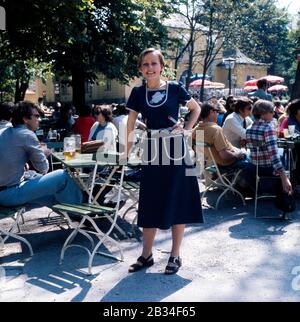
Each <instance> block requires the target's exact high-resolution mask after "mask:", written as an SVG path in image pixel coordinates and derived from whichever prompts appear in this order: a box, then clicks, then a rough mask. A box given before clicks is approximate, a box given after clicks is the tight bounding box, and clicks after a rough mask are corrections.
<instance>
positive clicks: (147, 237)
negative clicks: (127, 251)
mask: <svg viewBox="0 0 300 322" xmlns="http://www.w3.org/2000/svg"><path fill="white" fill-rule="evenodd" d="M156 230H157V229H156V228H143V252H142V256H143V257H144V258H147V257H149V255H150V254H151V253H152V246H153V241H154V238H155V234H156Z"/></svg>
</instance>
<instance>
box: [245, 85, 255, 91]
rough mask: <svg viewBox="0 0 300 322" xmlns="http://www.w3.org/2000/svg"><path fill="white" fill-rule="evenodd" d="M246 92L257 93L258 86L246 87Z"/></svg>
mask: <svg viewBox="0 0 300 322" xmlns="http://www.w3.org/2000/svg"><path fill="white" fill-rule="evenodd" d="M244 90H245V91H247V92H251V91H255V90H257V86H256V85H252V86H245V87H244Z"/></svg>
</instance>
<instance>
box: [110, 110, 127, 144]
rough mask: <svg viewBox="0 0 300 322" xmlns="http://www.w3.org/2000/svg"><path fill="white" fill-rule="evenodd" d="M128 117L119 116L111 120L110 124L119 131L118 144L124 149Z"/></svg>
mask: <svg viewBox="0 0 300 322" xmlns="http://www.w3.org/2000/svg"><path fill="white" fill-rule="evenodd" d="M127 120H128V115H119V116H116V117H114V118H113V120H112V122H113V124H114V125H115V126H116V128H117V129H118V131H119V144H120V145H122V146H123V147H125V144H126V136H127Z"/></svg>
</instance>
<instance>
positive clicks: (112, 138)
mask: <svg viewBox="0 0 300 322" xmlns="http://www.w3.org/2000/svg"><path fill="white" fill-rule="evenodd" d="M94 115H95V117H96V120H97V121H96V122H95V123H94V125H93V126H92V128H91V130H90V134H89V138H88V140H89V141H95V140H97V141H98V140H101V141H103V142H104V145H103V146H102V147H101V148H100V149H101V151H103V152H117V136H118V130H117V128H116V127H115V126H114V125H113V123H112V110H111V107H110V106H109V105H96V107H95V109H94Z"/></svg>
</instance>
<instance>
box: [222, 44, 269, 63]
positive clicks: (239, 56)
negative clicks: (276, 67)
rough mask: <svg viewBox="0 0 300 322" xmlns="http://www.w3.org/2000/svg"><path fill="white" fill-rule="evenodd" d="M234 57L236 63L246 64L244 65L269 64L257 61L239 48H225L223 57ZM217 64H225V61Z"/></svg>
mask: <svg viewBox="0 0 300 322" xmlns="http://www.w3.org/2000/svg"><path fill="white" fill-rule="evenodd" d="M227 57H232V58H235V59H236V60H235V63H236V64H244V65H261V66H264V65H265V66H267V65H268V64H265V63H260V62H257V61H255V60H253V59H251V58H249V57H247V56H246V55H245V54H243V53H242V52H241V51H240V50H239V49H238V48H237V49H234V50H226V51H225V50H224V52H223V58H227ZM217 66H224V63H223V62H220V63H219V64H218V65H217Z"/></svg>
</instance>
